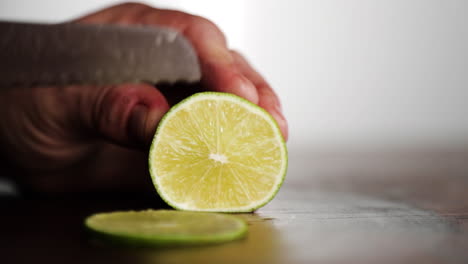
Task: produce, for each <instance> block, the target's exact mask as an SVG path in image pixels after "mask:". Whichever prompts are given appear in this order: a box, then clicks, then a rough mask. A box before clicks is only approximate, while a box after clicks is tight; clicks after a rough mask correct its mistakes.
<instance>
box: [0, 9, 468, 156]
mask: <svg viewBox="0 0 468 264" xmlns="http://www.w3.org/2000/svg"><path fill="white" fill-rule="evenodd" d="M115 2H117V1H110V0H107V1H98V0H80V1H62V0H43V1H32V0H31V1H25V0H2V1H0V19H9V20H22V21H39V22H58V21H63V20H68V19H71V18H73V17H76V16H79V15H81V14H85V13H88V12H90V11H92V10H95V9H98V8H101V7H104V6H108V5H110V4H111V3H115ZM146 3H150V4H152V5H154V6H157V7H170V8H177V9H180V10H184V11H187V12H191V13H195V14H198V15H202V16H205V17H208V18H209V19H211V20H213V21H214V22H215V23H217V24H218V25H219V26H220V27H221V28H222V29H223V31H224V32H225V33H226V35H227V37H228V39H229V41H230V45H231V46H232V47H233V48H236V49H238V50H240V51H241V52H243V53H244V54H245V55H247V57H248V58H249V59H250V60H251V62H252V63H253V64H254V65H255V67H257V68H258V69H259V71H260V72H261V73H262V74H264V75H265V76H266V78H267V79H268V80H269V81H270V83H271V84H272V86H273V87H274V88H275V89H276V90H277V92H278V93H279V95H280V97H281V99H282V101H283V105H284V110H285V114H286V117H287V118H288V120H289V123H290V142H289V145H290V147H299V146H313V147H317V148H319V147H337V146H338V147H343V146H364V145H365V146H374V147H375V146H395V145H398V146H408V145H419V146H421V145H422V146H438V145H443V144H444V145H446V144H450V145H463V144H466V143H468V107H467V100H468V87H467V86H468V15H467V11H468V1H455V0H440V1H432V0H388V1H383V0H382V1H377V0H362V1H357V0H353V1H352V0H342V1H339V0H324V1H306V0H303V1H300V0H288V1H279V0H278V1H275V0H271V1H266V0H265V1H259V0H253V1H248V0H243V1H241V0H236V1H216V0H212V1H209V0H203V1H201V0H180V1H176V0H167V1H157V0H155V1H146Z"/></svg>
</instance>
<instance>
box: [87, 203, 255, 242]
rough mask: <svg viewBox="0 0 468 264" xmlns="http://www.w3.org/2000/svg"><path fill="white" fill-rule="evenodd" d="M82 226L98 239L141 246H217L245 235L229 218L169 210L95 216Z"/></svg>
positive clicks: (235, 219) (241, 222) (236, 220)
mask: <svg viewBox="0 0 468 264" xmlns="http://www.w3.org/2000/svg"><path fill="white" fill-rule="evenodd" d="M85 226H86V227H87V229H89V230H90V231H91V232H92V233H93V234H94V235H95V236H97V237H98V238H100V239H101V240H102V239H104V240H107V241H110V242H114V243H118V244H127V245H142V246H173V245H199V244H211V243H221V242H227V241H231V240H236V239H239V238H242V237H244V236H245V235H246V234H247V224H246V223H245V221H244V220H242V219H240V218H238V217H235V216H232V215H226V214H217V213H200V212H184V211H172V210H146V211H126V212H111V213H99V214H95V215H92V216H89V217H88V218H86V220H85Z"/></svg>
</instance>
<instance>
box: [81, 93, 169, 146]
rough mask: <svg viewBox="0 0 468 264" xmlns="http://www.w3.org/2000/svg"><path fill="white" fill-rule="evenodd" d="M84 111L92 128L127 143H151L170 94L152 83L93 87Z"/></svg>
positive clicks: (85, 98) (86, 100) (125, 144)
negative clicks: (164, 94)
mask: <svg viewBox="0 0 468 264" xmlns="http://www.w3.org/2000/svg"><path fill="white" fill-rule="evenodd" d="M81 101H82V102H81V103H80V108H81V109H80V113H81V114H80V115H81V119H82V120H83V122H84V123H85V124H86V126H87V127H88V128H89V129H90V131H92V132H95V133H97V134H98V135H99V136H100V137H103V138H104V139H107V140H110V141H113V142H115V143H117V144H119V145H123V146H134V147H135V146H136V147H147V146H148V144H150V142H151V140H152V137H153V135H154V132H155V130H156V127H157V125H158V123H159V121H160V120H161V118H162V116H163V115H164V114H165V113H166V112H167V111H168V110H169V105H168V103H167V100H166V98H165V97H164V96H163V95H162V93H161V92H160V91H159V90H157V89H156V88H155V87H154V86H151V85H149V84H123V85H118V86H102V87H90V89H89V91H87V92H85V93H84V97H83V98H82V100H81Z"/></svg>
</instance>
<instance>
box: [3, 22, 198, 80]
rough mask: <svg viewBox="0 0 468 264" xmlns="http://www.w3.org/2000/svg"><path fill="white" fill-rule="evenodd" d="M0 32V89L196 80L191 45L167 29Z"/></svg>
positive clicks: (78, 27)
mask: <svg viewBox="0 0 468 264" xmlns="http://www.w3.org/2000/svg"><path fill="white" fill-rule="evenodd" d="M0 34H1V36H2V37H1V39H0V87H13V86H32V85H48V84H58V85H65V84H118V83H125V82H149V83H154V84H155V83H159V82H167V83H174V82H177V81H183V82H196V81H198V80H200V78H201V71H200V66H199V62H198V58H197V54H196V52H195V51H194V49H193V47H192V46H191V44H190V43H189V41H188V40H187V39H186V38H185V37H184V36H183V35H182V34H180V33H178V32H177V31H174V30H172V29H169V28H163V27H154V26H151V27H149V26H122V25H89V24H72V23H62V24H31V23H15V22H2V21H0Z"/></svg>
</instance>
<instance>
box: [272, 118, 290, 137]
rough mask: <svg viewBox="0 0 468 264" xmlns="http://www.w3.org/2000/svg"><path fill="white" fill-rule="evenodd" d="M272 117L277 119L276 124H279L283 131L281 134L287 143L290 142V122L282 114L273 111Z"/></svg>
mask: <svg viewBox="0 0 468 264" xmlns="http://www.w3.org/2000/svg"><path fill="white" fill-rule="evenodd" d="M271 115H272V116H273V118H274V119H275V121H276V123H277V124H278V127H279V128H280V130H281V134H282V135H283V138H284V140H285V141H288V137H289V132H288V122H287V121H286V118H285V117H284V116H283V114H281V112H279V111H276V110H273V111H271Z"/></svg>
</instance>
